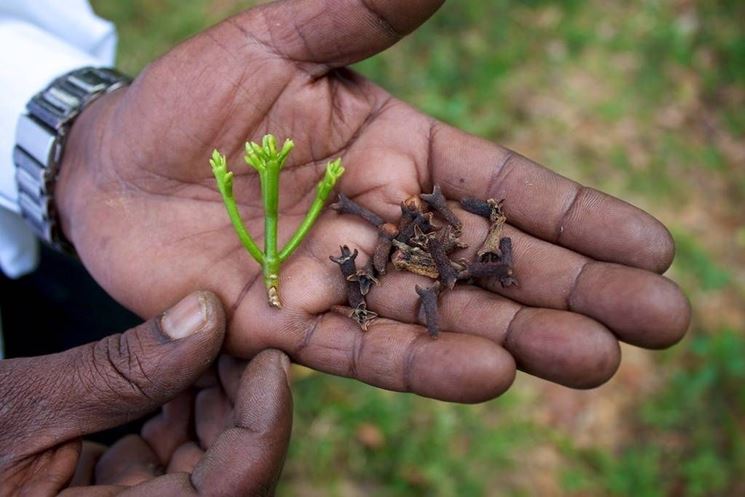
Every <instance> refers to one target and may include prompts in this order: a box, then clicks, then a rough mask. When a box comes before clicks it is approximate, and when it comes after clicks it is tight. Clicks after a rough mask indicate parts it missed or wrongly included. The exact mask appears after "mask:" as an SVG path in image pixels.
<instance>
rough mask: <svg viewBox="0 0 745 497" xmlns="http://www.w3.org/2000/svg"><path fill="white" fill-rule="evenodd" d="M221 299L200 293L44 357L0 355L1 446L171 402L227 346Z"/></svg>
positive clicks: (64, 434)
mask: <svg viewBox="0 0 745 497" xmlns="http://www.w3.org/2000/svg"><path fill="white" fill-rule="evenodd" d="M224 334H225V315H224V312H223V308H222V305H221V304H220V302H219V300H218V298H217V297H216V296H215V295H214V294H212V293H207V292H196V293H193V294H191V295H189V296H188V297H186V298H185V299H183V300H182V301H181V302H179V303H178V304H176V305H175V306H174V307H173V308H171V309H170V310H168V311H166V312H165V313H163V314H162V315H160V316H159V317H157V318H153V319H151V320H149V321H147V322H145V323H143V324H141V325H139V326H137V327H136V328H133V329H131V330H129V331H127V332H126V333H123V334H117V335H112V336H109V337H106V338H104V339H103V340H101V341H99V342H95V343H91V344H87V345H83V346H81V347H77V348H75V349H72V350H69V351H66V352H63V353H60V354H53V355H49V356H43V357H34V358H29V359H12V360H8V361H2V362H0V379H2V382H0V399H2V401H3V406H2V407H3V408H2V409H0V426H2V428H0V452H3V450H2V449H5V448H8V447H9V444H8V443H7V442H8V440H13V441H14V443H13V444H12V445H14V446H15V448H16V449H21V450H23V452H24V454H18V455H27V454H30V453H35V452H38V451H39V450H44V449H46V448H48V447H52V446H55V445H57V444H59V443H61V442H64V441H66V440H70V439H73V438H76V437H80V436H82V435H85V434H88V433H93V432H96V431H100V430H103V429H107V428H111V427H113V426H117V425H120V424H122V423H125V422H127V421H130V420H132V419H135V418H138V417H141V416H143V415H144V414H147V413H148V412H150V411H152V410H154V409H155V408H157V407H159V406H160V405H162V404H164V403H166V402H168V401H169V400H171V399H172V398H173V397H175V396H176V395H177V394H178V393H179V392H181V391H183V390H185V389H186V388H188V387H189V386H190V385H191V384H193V383H194V382H195V381H196V380H197V378H198V377H199V376H200V375H201V374H202V373H203V372H204V371H205V370H206V369H207V368H208V367H209V365H210V363H211V362H212V361H213V360H214V359H215V357H216V356H217V353H218V352H219V350H220V347H221V345H222V341H223V336H224Z"/></svg>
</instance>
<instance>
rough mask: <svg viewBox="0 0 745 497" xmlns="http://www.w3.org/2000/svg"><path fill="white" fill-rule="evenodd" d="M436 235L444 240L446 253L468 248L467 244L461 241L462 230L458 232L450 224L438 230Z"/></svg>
mask: <svg viewBox="0 0 745 497" xmlns="http://www.w3.org/2000/svg"><path fill="white" fill-rule="evenodd" d="M435 236H437V238H438V240H440V241H441V242H442V245H443V248H444V249H445V253H446V254H449V253H451V252H453V251H455V250H458V249H464V248H468V245H467V244H465V243H463V242H461V241H460V232H456V231H455V230H454V228H453V227H452V226H450V225H449V224H447V225H445V226H443V227H442V228H441V229H440V230H439V231H437V233H436V235H435Z"/></svg>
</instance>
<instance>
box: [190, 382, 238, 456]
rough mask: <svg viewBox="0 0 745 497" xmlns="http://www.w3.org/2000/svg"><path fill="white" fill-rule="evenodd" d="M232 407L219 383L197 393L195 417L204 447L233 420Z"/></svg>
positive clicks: (200, 442)
mask: <svg viewBox="0 0 745 497" xmlns="http://www.w3.org/2000/svg"><path fill="white" fill-rule="evenodd" d="M232 411H233V410H232V408H231V406H230V402H229V401H228V398H227V396H226V395H225V393H224V392H223V391H222V388H220V386H219V385H217V386H215V387H212V388H207V389H205V390H202V391H200V392H199V393H197V398H196V402H195V405H194V419H195V423H196V429H197V438H199V444H200V445H201V446H202V448H203V449H207V448H209V447H211V446H212V444H213V443H214V442H215V440H217V438H218V437H219V436H220V434H221V433H222V432H223V431H224V430H225V428H226V427H227V426H228V425H229V424H230V422H231V421H232V419H231V418H232Z"/></svg>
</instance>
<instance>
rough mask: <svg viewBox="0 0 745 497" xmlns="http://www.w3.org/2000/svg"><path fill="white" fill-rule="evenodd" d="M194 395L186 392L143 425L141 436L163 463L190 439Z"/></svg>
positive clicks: (166, 462)
mask: <svg viewBox="0 0 745 497" xmlns="http://www.w3.org/2000/svg"><path fill="white" fill-rule="evenodd" d="M193 402H194V395H193V393H192V392H188V391H187V392H184V393H182V394H180V395H179V396H178V397H176V398H175V399H173V400H172V401H170V402H169V403H167V404H166V405H164V406H163V409H162V410H161V412H160V413H159V414H158V415H157V416H155V417H153V418H151V419H149V420H148V421H147V422H146V423H145V424H144V425H143V427H142V431H141V433H140V436H141V437H142V438H143V440H145V442H147V444H148V445H149V446H150V447H151V448H152V450H153V451H154V452H155V453H156V454H157V455H158V460H159V461H160V463H161V464H162V465H166V464H168V461H169V460H170V459H171V456H172V455H173V452H174V451H175V450H176V448H177V447H178V446H180V445H181V444H184V443H186V442H187V441H188V440H189V435H190V431H189V430H190V427H191V420H192V414H193V412H192V405H193Z"/></svg>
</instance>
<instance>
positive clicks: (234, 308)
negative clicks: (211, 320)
mask: <svg viewBox="0 0 745 497" xmlns="http://www.w3.org/2000/svg"><path fill="white" fill-rule="evenodd" d="M241 248H242V247H241ZM259 282H261V283H262V284H263V281H262V274H261V271H257V272H256V273H255V274H254V275H253V277H252V278H250V279H249V280H248V281H246V283H245V284H244V285H243V287H242V288H241V291H240V293H238V296H237V297H236V298H235V300H234V301H233V303H232V304H230V306H229V307H228V310H227V312H226V318H227V321H226V323H227V326H228V328H230V326H231V324H232V323H233V317H234V316H235V313H236V312H238V308H239V307H240V306H241V304H242V303H243V301H244V300H245V298H246V295H248V292H249V291H250V290H251V289H252V288H253V287H254V286H256V284H258V283H259Z"/></svg>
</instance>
